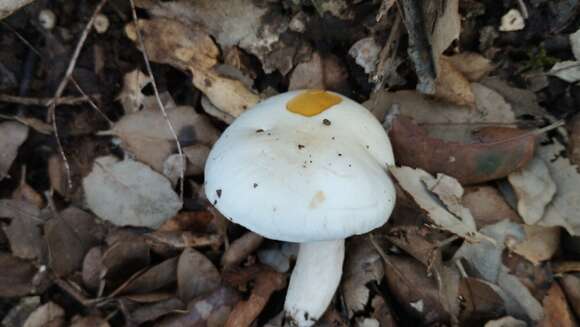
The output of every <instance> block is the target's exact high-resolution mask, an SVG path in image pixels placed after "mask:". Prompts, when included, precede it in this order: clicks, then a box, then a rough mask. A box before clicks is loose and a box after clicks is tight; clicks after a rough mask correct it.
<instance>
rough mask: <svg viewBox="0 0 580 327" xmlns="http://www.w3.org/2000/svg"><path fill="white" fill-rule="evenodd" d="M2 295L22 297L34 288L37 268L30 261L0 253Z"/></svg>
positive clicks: (0, 292)
mask: <svg viewBox="0 0 580 327" xmlns="http://www.w3.org/2000/svg"><path fill="white" fill-rule="evenodd" d="M0 271H2V274H0V297H22V296H25V295H27V294H28V293H30V292H31V291H32V289H33V285H32V278H33V277H34V275H35V273H36V269H35V268H34V266H32V264H30V263H29V262H28V261H24V260H21V259H18V258H16V257H13V256H11V255H9V254H6V253H0Z"/></svg>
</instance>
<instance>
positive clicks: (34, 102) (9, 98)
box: [0, 94, 91, 107]
mask: <svg viewBox="0 0 580 327" xmlns="http://www.w3.org/2000/svg"><path fill="white" fill-rule="evenodd" d="M53 99H54V98H35V97H22V96H17V95H9V94H0V102H6V103H16V104H23V105H26V106H41V107H48V106H50V105H51V103H52V100H53ZM89 101H91V99H90V98H89V97H88V96H86V95H83V96H80V97H62V98H59V99H58V103H59V104H64V105H77V104H81V103H85V102H89Z"/></svg>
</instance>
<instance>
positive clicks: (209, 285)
mask: <svg viewBox="0 0 580 327" xmlns="http://www.w3.org/2000/svg"><path fill="white" fill-rule="evenodd" d="M220 284H221V277H220V274H219V272H218V270H217V269H216V267H215V266H214V265H213V263H211V261H209V259H208V258H206V257H205V256H204V255H203V254H201V253H200V252H198V251H196V250H194V249H186V250H185V251H183V253H182V254H181V256H180V257H179V262H178V263H177V294H178V295H179V298H180V299H181V300H182V301H183V302H189V301H191V300H192V299H194V298H196V297H199V296H202V295H206V294H208V293H210V292H212V291H215V290H216V289H218V288H219V286H220Z"/></svg>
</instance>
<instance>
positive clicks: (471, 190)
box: [462, 186, 523, 228]
mask: <svg viewBox="0 0 580 327" xmlns="http://www.w3.org/2000/svg"><path fill="white" fill-rule="evenodd" d="M462 203H463V205H464V206H465V207H466V208H468V209H469V211H470V212H471V214H472V215H473V218H474V219H475V222H476V224H477V226H478V227H479V228H481V227H484V226H487V225H493V224H495V223H498V222H500V221H502V220H504V219H507V220H509V221H511V222H514V223H523V221H522V219H521V218H520V216H518V214H517V213H516V212H515V211H514V210H513V209H512V208H511V207H510V206H509V205H508V204H507V202H506V201H505V199H504V198H503V197H502V195H501V193H499V191H498V190H496V189H495V188H494V187H492V186H472V187H467V188H465V194H464V195H463V198H462Z"/></svg>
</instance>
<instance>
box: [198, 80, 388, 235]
mask: <svg viewBox="0 0 580 327" xmlns="http://www.w3.org/2000/svg"><path fill="white" fill-rule="evenodd" d="M301 95H305V97H303V98H302V102H298V107H299V110H301V106H302V105H304V104H306V106H308V104H311V103H312V102H314V103H318V102H324V101H325V100H328V98H331V99H332V98H334V99H335V100H337V101H334V102H338V103H336V104H333V105H329V106H327V107H328V108H327V109H326V110H323V111H322V112H320V113H318V114H313V115H312V113H309V115H311V116H306V115H304V114H301V113H295V112H291V111H290V110H289V109H288V106H289V102H290V101H292V100H296V99H298V96H301ZM303 100H306V103H305V102H304V101H303ZM319 100H320V101H319ZM317 106H319V105H318V104H315V105H314V107H317ZM295 107H296V103H294V108H295ZM393 164H394V159H393V151H392V148H391V144H390V141H389V138H388V136H387V133H386V132H385V130H384V128H383V126H381V124H380V123H379V122H378V121H377V119H376V118H375V117H374V116H373V115H372V114H371V113H370V112H369V111H368V110H367V109H366V108H364V107H363V106H361V105H360V104H358V103H356V102H354V101H352V100H350V99H348V98H346V97H344V96H342V95H338V94H336V93H332V92H326V91H312V90H306V91H304V90H302V91H291V92H286V93H283V94H280V95H276V96H274V97H271V98H269V99H267V100H265V101H263V102H261V103H259V104H258V105H256V106H255V107H253V108H251V109H249V110H247V111H246V112H244V113H243V114H242V115H241V116H240V117H239V118H237V119H236V120H235V121H234V122H233V123H232V124H231V125H230V126H229V127H228V128H227V129H226V130H225V131H224V133H223V134H222V136H221V137H220V138H219V140H218V141H217V142H216V144H215V145H214V146H213V148H212V150H211V152H210V154H209V157H208V160H207V162H206V166H205V193H206V196H207V198H208V199H209V201H211V203H213V205H214V206H215V207H216V208H217V209H218V210H219V211H220V212H221V213H222V214H223V215H224V216H225V217H227V218H228V219H229V220H231V221H232V222H235V223H238V224H240V225H242V226H244V227H246V228H248V229H250V230H252V231H254V232H256V233H258V234H261V235H263V236H265V237H267V238H270V239H274V240H282V241H289V242H313V241H326V240H336V239H343V238H346V237H349V236H351V235H354V234H362V233H366V232H368V231H370V230H372V229H374V228H376V227H379V226H381V225H383V224H384V223H385V222H386V221H387V220H388V218H389V216H390V214H391V212H392V210H393V206H394V203H395V189H394V186H393V184H392V182H391V180H390V178H389V176H388V174H387V172H386V169H387V166H389V165H393Z"/></svg>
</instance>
